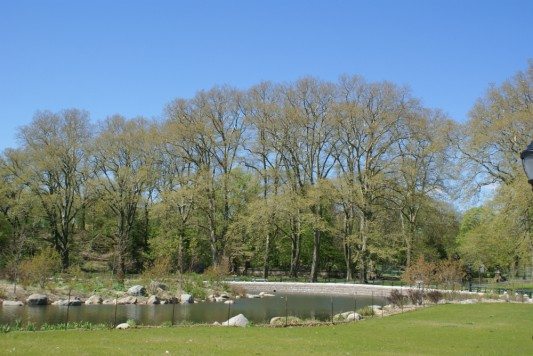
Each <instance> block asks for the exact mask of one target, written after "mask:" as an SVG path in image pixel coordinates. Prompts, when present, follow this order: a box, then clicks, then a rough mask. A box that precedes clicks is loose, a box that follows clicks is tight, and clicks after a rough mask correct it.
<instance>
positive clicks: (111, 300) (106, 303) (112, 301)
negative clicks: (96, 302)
mask: <svg viewBox="0 0 533 356" xmlns="http://www.w3.org/2000/svg"><path fill="white" fill-rule="evenodd" d="M116 302H117V300H116V299H105V300H104V301H103V302H102V304H104V305H109V304H115V303H116Z"/></svg>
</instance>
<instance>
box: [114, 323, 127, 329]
mask: <svg viewBox="0 0 533 356" xmlns="http://www.w3.org/2000/svg"><path fill="white" fill-rule="evenodd" d="M129 328H130V324H128V323H122V324H118V325H117V327H116V328H115V329H119V330H125V329H129Z"/></svg>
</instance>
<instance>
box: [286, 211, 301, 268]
mask: <svg viewBox="0 0 533 356" xmlns="http://www.w3.org/2000/svg"><path fill="white" fill-rule="evenodd" d="M291 225H292V227H291V229H292V238H291V240H292V248H291V269H290V271H289V276H291V277H294V278H298V270H299V269H300V238H301V236H300V218H299V217H297V218H295V219H292V224H291Z"/></svg>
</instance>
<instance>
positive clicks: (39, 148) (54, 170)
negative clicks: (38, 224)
mask: <svg viewBox="0 0 533 356" xmlns="http://www.w3.org/2000/svg"><path fill="white" fill-rule="evenodd" d="M90 137H91V129H90V125H89V114H88V113H87V112H85V111H81V110H77V109H70V110H64V111H60V112H58V113H52V112H49V111H43V112H38V113H37V114H36V115H35V117H34V119H33V121H32V122H31V123H30V124H29V125H27V126H24V127H22V128H21V129H20V132H19V138H20V141H21V143H22V150H23V154H24V155H25V158H24V159H25V160H26V163H25V164H21V165H19V166H17V167H14V166H13V168H14V170H13V172H12V173H13V174H14V175H15V176H16V177H17V178H18V179H19V180H20V181H21V182H24V183H26V184H27V185H28V187H29V189H30V190H31V192H32V194H34V195H35V196H36V198H37V200H38V201H39V204H40V206H41V208H42V210H43V211H44V214H45V219H46V222H47V227H48V230H49V234H48V236H46V237H45V239H46V240H47V241H48V242H50V243H51V244H52V245H53V247H54V248H55V249H56V250H57V252H58V253H59V255H60V256H61V264H62V267H63V269H66V268H68V266H69V263H70V259H69V253H70V250H71V244H72V241H73V236H74V234H75V232H76V228H77V226H76V217H77V216H78V215H79V214H80V212H82V211H83V209H84V208H85V206H86V204H87V202H88V199H87V198H88V197H87V195H86V192H85V190H84V182H85V181H86V180H87V177H88V173H89V171H88V167H87V164H86V163H87V152H86V149H87V143H88V140H89V139H90ZM15 168H16V169H15Z"/></svg>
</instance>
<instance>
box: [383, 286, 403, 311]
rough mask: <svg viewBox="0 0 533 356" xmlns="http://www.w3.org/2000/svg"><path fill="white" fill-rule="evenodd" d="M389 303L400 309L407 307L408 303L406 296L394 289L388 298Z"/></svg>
mask: <svg viewBox="0 0 533 356" xmlns="http://www.w3.org/2000/svg"><path fill="white" fill-rule="evenodd" d="M387 301H388V302H389V303H390V304H392V305H395V306H397V307H399V308H401V307H403V306H404V305H405V303H406V302H407V297H406V296H405V295H403V293H402V292H400V291H399V290H397V289H394V290H393V291H392V292H391V293H390V295H389V296H388V297H387Z"/></svg>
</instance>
